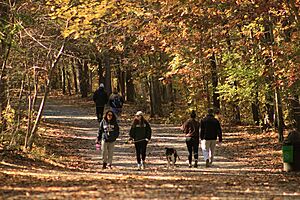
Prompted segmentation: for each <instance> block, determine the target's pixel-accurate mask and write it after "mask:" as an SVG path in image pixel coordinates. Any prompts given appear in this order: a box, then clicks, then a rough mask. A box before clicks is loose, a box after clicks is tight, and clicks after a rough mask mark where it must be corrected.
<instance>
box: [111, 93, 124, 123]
mask: <svg viewBox="0 0 300 200" xmlns="http://www.w3.org/2000/svg"><path fill="white" fill-rule="evenodd" d="M123 104H124V98H123V97H122V96H121V95H120V94H119V93H118V90H117V89H116V88H114V89H113V93H112V94H111V95H110V97H109V105H110V107H111V109H112V111H113V112H114V113H115V115H116V116H117V118H119V117H120V116H121V113H122V107H123Z"/></svg>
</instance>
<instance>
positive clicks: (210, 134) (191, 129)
mask: <svg viewBox="0 0 300 200" xmlns="http://www.w3.org/2000/svg"><path fill="white" fill-rule="evenodd" d="M183 132H184V134H185V141H186V146H187V149H188V161H189V167H192V159H193V155H194V167H198V158H199V145H200V144H201V149H202V153H203V158H204V161H205V166H206V167H209V166H210V165H212V163H213V160H214V154H215V147H216V143H217V139H218V141H219V144H221V143H222V129H221V125H220V122H219V120H218V119H216V118H215V117H214V111H213V109H208V114H207V116H206V117H204V118H203V119H202V120H201V121H200V122H199V121H197V120H196V112H195V111H194V110H193V111H192V112H191V116H190V119H188V120H187V121H186V122H185V123H184V124H183ZM200 141H201V143H200Z"/></svg>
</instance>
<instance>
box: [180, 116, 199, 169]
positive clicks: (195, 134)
mask: <svg viewBox="0 0 300 200" xmlns="http://www.w3.org/2000/svg"><path fill="white" fill-rule="evenodd" d="M199 126H200V123H199V122H198V121H197V120H196V112H195V111H194V110H193V111H192V112H191V118H190V119H188V120H187V121H186V122H185V123H184V125H183V132H184V134H185V142H186V146H187V149H188V152H189V155H188V159H189V167H192V158H193V152H194V159H195V163H194V167H198V150H199Z"/></svg>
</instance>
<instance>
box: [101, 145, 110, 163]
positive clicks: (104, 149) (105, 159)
mask: <svg viewBox="0 0 300 200" xmlns="http://www.w3.org/2000/svg"><path fill="white" fill-rule="evenodd" d="M101 146H102V160H103V167H102V168H103V169H105V168H106V165H107V162H108V148H107V146H108V145H107V142H105V141H104V140H102V145H101Z"/></svg>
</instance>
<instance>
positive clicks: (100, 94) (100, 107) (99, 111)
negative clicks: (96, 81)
mask: <svg viewBox="0 0 300 200" xmlns="http://www.w3.org/2000/svg"><path fill="white" fill-rule="evenodd" d="M93 101H94V102H95V104H96V115H97V120H98V122H100V121H101V120H102V117H103V112H104V107H105V104H107V101H108V95H107V93H106V91H105V90H104V84H103V83H101V84H100V86H99V88H98V89H97V90H96V91H95V92H94V95H93Z"/></svg>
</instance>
